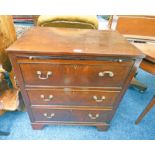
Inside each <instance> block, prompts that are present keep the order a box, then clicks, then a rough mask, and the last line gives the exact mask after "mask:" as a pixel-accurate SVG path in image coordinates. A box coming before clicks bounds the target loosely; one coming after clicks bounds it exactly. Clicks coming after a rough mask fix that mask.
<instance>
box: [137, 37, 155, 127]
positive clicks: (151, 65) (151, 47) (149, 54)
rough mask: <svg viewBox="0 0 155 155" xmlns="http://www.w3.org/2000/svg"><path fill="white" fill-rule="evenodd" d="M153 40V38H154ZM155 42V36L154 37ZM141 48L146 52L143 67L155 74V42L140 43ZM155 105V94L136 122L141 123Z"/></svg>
mask: <svg viewBox="0 0 155 155" xmlns="http://www.w3.org/2000/svg"><path fill="white" fill-rule="evenodd" d="M152 41H153V40H152ZM154 42H155V38H154ZM138 47H139V49H141V50H142V51H143V52H144V53H145V54H146V58H145V59H144V60H143V61H142V63H141V65H140V66H141V68H142V69H143V70H145V71H147V72H149V73H151V74H153V75H155V43H154V44H152V43H151V44H149V43H147V44H142V45H141V44H140V45H138ZM152 82H153V81H152ZM154 105H155V95H154V96H153V98H152V99H151V101H150V103H149V104H148V105H147V106H146V108H145V109H144V111H143V112H142V113H141V114H140V116H139V117H138V118H137V120H136V122H135V123H136V124H139V123H140V121H141V120H142V119H143V117H144V116H145V115H146V114H147V113H148V112H149V111H150V110H151V109H152V108H153V107H154Z"/></svg>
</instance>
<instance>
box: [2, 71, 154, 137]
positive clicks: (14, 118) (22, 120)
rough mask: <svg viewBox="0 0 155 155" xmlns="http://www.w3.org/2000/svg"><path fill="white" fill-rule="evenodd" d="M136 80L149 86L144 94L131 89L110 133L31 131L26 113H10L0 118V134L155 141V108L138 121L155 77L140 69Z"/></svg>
mask: <svg viewBox="0 0 155 155" xmlns="http://www.w3.org/2000/svg"><path fill="white" fill-rule="evenodd" d="M137 79H138V80H140V81H141V82H143V83H145V84H146V85H147V86H148V90H147V91H146V92H145V93H143V94H142V93H139V91H137V90H136V89H134V88H129V89H128V90H127V92H126V93H125V96H124V97H123V99H122V101H121V103H120V105H119V107H118V109H117V112H116V114H115V116H114V118H113V120H112V122H111V127H110V128H109V130H108V131H107V132H99V131H97V129H96V127H91V126H56V125H53V126H46V127H45V128H44V129H43V130H39V131H36V130H32V128H31V126H30V121H29V117H28V114H27V113H26V112H7V113H6V114H5V115H3V116H2V117H0V130H4V131H6V130H7V131H10V132H11V133H10V135H9V136H0V139H1V140H7V139H8V140H39V139H42V140H43V139H46V140H154V139H155V107H154V108H153V109H152V110H151V111H150V112H149V113H148V114H147V115H146V117H144V119H143V120H142V121H141V123H140V124H139V125H135V120H136V119H137V117H138V116H139V114H140V113H141V112H142V111H143V109H144V108H145V106H146V105H147V104H148V102H149V101H150V100H151V98H152V97H153V95H154V93H155V76H153V75H151V74H149V73H147V72H145V71H143V70H141V69H139V72H138V75H137Z"/></svg>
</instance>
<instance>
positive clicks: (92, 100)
mask: <svg viewBox="0 0 155 155" xmlns="http://www.w3.org/2000/svg"><path fill="white" fill-rule="evenodd" d="M27 93H28V96H29V99H30V102H31V105H51V106H52V105H58V106H61V105H62V106H64V105H68V106H105V105H110V106H111V105H113V104H114V102H115V100H116V98H117V97H118V96H119V93H120V92H119V91H105V90H90V89H89V90H82V89H70V88H64V89H37V90H36V89H28V90H27Z"/></svg>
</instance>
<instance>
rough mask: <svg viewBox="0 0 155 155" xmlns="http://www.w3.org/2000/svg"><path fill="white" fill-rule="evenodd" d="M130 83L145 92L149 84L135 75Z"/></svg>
mask: <svg viewBox="0 0 155 155" xmlns="http://www.w3.org/2000/svg"><path fill="white" fill-rule="evenodd" d="M130 85H131V86H132V87H135V88H137V89H139V91H140V92H145V90H146V89H147V86H146V85H144V84H143V83H141V82H140V81H138V80H137V79H136V78H135V77H134V78H133V79H132V81H131V83H130Z"/></svg>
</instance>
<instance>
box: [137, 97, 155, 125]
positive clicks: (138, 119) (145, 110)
mask: <svg viewBox="0 0 155 155" xmlns="http://www.w3.org/2000/svg"><path fill="white" fill-rule="evenodd" d="M154 105H155V95H154V97H153V98H152V100H151V102H150V103H149V104H148V105H147V106H146V108H145V109H144V111H143V112H142V113H141V114H140V116H139V117H138V118H137V120H136V122H135V124H138V123H139V122H140V121H141V120H142V119H143V117H144V116H145V115H146V114H147V113H148V112H149V111H150V110H151V108H152V107H153V106H154Z"/></svg>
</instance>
